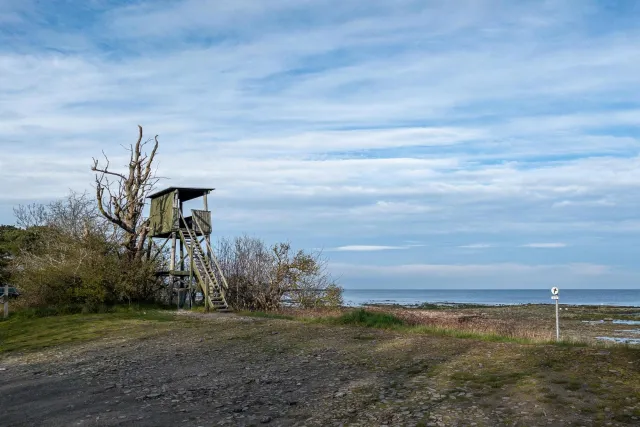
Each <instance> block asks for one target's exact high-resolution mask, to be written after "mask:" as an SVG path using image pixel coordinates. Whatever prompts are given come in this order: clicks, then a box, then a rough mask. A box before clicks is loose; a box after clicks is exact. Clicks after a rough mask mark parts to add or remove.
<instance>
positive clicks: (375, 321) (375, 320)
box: [335, 309, 405, 328]
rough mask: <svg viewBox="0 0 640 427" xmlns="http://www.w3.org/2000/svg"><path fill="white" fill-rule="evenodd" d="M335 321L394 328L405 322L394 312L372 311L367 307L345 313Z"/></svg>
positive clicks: (370, 326) (343, 323)
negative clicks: (366, 308)
mask: <svg viewBox="0 0 640 427" xmlns="http://www.w3.org/2000/svg"><path fill="white" fill-rule="evenodd" d="M335 321H336V323H338V324H341V325H358V326H366V327H369V328H394V327H398V326H404V324H405V323H404V321H403V320H401V319H399V318H397V317H396V316H394V315H392V314H387V313H378V312H371V311H367V310H365V309H359V310H354V311H351V312H349V313H345V314H343V315H342V316H340V317H338V318H337V319H336V320H335Z"/></svg>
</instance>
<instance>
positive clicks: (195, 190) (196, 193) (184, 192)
mask: <svg viewBox="0 0 640 427" xmlns="http://www.w3.org/2000/svg"><path fill="white" fill-rule="evenodd" d="M176 190H177V191H178V199H179V200H181V201H183V202H186V201H188V200H191V199H195V198H197V197H202V196H204V195H205V194H209V193H210V192H211V191H213V190H215V188H200V187H168V188H165V189H164V190H160V191H157V192H155V193H153V194H150V195H148V196H147V198H148V199H155V198H156V197H160V196H163V195H165V194H167V193H171V192H173V191H176Z"/></svg>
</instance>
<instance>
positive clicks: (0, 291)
mask: <svg viewBox="0 0 640 427" xmlns="http://www.w3.org/2000/svg"><path fill="white" fill-rule="evenodd" d="M19 296H20V292H19V291H18V289H16V288H14V287H13V286H9V298H18V297H19ZM0 298H4V286H0Z"/></svg>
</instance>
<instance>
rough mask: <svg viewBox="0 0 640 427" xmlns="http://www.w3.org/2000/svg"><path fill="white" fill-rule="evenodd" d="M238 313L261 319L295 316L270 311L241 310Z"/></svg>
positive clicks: (290, 317) (285, 318) (290, 318)
mask: <svg viewBox="0 0 640 427" xmlns="http://www.w3.org/2000/svg"><path fill="white" fill-rule="evenodd" d="M238 314H240V315H242V316H248V317H259V318H262V319H282V320H294V319H295V317H293V316H289V315H287V314H280V313H270V312H266V311H241V312H239V313H238Z"/></svg>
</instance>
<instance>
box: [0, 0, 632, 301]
mask: <svg viewBox="0 0 640 427" xmlns="http://www.w3.org/2000/svg"><path fill="white" fill-rule="evenodd" d="M137 125H141V126H143V129H144V131H145V135H146V136H153V135H156V134H157V135H158V139H159V141H160V149H159V152H158V155H157V159H158V167H159V170H158V174H159V175H161V176H163V177H165V178H166V179H164V180H162V181H161V182H160V183H159V188H162V187H166V186H180V185H184V186H195V187H215V188H216V190H215V192H214V193H213V194H212V196H211V197H210V199H209V200H210V202H209V205H210V207H211V210H212V211H213V218H214V219H213V223H214V230H215V231H214V233H215V236H214V239H215V238H216V237H232V236H236V235H240V234H248V235H251V236H256V237H261V238H263V239H265V240H266V241H267V242H270V243H272V242H276V241H283V240H289V241H291V243H292V244H293V245H294V246H295V247H296V248H301V249H307V250H315V249H322V251H323V254H324V256H325V257H327V259H328V260H329V268H330V271H331V272H332V273H333V274H334V275H335V277H336V278H337V279H338V281H339V283H340V284H341V285H342V286H344V287H345V288H352V289H355V288H397V289H417V288H426V289H449V288H452V289H453V288H464V289H485V288H487V289H488V288H498V289H503V288H515V289H517V288H528V289H531V288H540V289H542V288H550V287H551V286H558V287H560V288H561V289H562V288H563V287H565V288H602V289H615V288H636V289H638V288H640V263H638V257H639V255H640V243H639V242H640V218H639V215H640V199H639V197H638V196H639V194H640V193H639V190H640V2H637V1H635V0H627V1H625V0H617V1H592V0H567V1H563V0H554V1H528V0H522V1H514V0H504V1H498V0H457V1H455V2H451V1H428V0H421V1H417V0H394V1H391V0H270V1H268V2H267V1H262V0H234V1H219V0H181V1H178V0H171V1H169V0H154V1H151V0H147V1H144V0H143V1H125V0H82V1H79V0H47V1H42V0H41V1H37V0H0V189H1V190H0V223H8V224H11V223H13V222H14V218H13V211H12V209H13V207H14V206H16V205H19V204H26V203H33V202H38V203H46V202H48V201H51V200H55V199H56V198H60V197H63V196H65V195H66V194H68V192H69V190H70V189H72V190H75V191H80V192H82V191H84V190H86V191H89V192H93V191H94V190H93V188H92V182H93V175H92V173H91V171H90V165H91V159H92V157H97V156H100V155H101V152H102V151H103V150H104V152H105V153H106V154H107V155H108V156H109V158H110V160H111V164H112V165H113V166H114V167H115V166H119V165H122V166H123V167H124V165H125V164H126V163H127V152H126V151H125V150H124V149H123V148H122V145H123V144H124V145H128V144H130V143H131V142H135V139H136V137H137Z"/></svg>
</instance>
